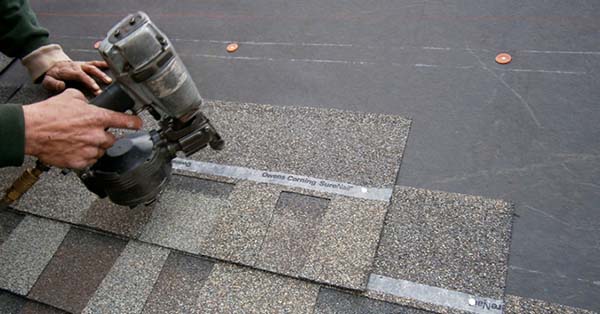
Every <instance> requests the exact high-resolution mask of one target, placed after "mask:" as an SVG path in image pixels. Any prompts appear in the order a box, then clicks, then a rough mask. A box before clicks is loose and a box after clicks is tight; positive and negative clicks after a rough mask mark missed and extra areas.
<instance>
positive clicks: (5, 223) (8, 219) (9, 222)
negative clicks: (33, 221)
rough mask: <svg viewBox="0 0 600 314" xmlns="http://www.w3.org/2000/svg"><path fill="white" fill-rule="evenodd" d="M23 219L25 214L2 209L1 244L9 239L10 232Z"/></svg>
mask: <svg viewBox="0 0 600 314" xmlns="http://www.w3.org/2000/svg"><path fill="white" fill-rule="evenodd" d="M21 220H23V215H20V214H17V213H13V212H9V211H4V210H0V245H2V243H4V241H6V239H8V236H9V235H10V233H11V232H12V231H13V230H14V229H15V228H16V227H17V226H18V225H19V223H20V222H21Z"/></svg>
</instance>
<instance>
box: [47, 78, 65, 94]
mask: <svg viewBox="0 0 600 314" xmlns="http://www.w3.org/2000/svg"><path fill="white" fill-rule="evenodd" d="M42 86H43V87H44V88H45V89H46V90H48V91H51V92H55V93H58V92H62V91H63V90H64V89H65V87H66V85H65V82H63V81H60V80H57V79H55V78H53V77H52V76H50V75H46V76H44V80H43V81H42Z"/></svg>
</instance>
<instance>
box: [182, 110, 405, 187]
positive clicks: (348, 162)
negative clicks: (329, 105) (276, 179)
mask: <svg viewBox="0 0 600 314" xmlns="http://www.w3.org/2000/svg"><path fill="white" fill-rule="evenodd" d="M203 111H204V112H205V113H206V114H207V116H209V117H210V118H211V121H212V122H213V124H214V125H215V127H216V128H217V130H219V132H220V133H221V134H222V135H223V138H225V139H226V140H227V143H226V145H225V148H224V149H223V150H222V151H213V150H210V149H205V150H203V151H201V152H199V153H197V154H195V155H193V156H192V158H194V159H198V160H203V161H209V162H215V163H220V164H227V165H235V166H243V167H249V168H254V169H259V170H271V171H281V172H289V173H292V174H299V175H305V176H311V177H316V178H322V179H330V180H336V181H341V182H348V183H354V184H358V185H367V186H377V187H383V186H388V187H391V186H393V184H394V182H395V180H396V174H397V172H398V169H399V166H400V160H401V158H402V153H403V150H404V145H405V143H406V138H407V136H408V131H409V126H410V120H407V119H404V118H402V117H399V116H392V115H382V114H372V113H355V112H349V111H341V110H331V109H315V108H304V107H275V106H269V105H257V104H238V103H229V102H218V101H215V102H206V103H205V104H204V107H203Z"/></svg>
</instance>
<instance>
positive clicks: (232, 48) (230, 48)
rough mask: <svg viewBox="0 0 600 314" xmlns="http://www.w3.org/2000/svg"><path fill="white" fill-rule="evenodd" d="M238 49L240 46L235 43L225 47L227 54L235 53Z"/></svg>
mask: <svg viewBox="0 0 600 314" xmlns="http://www.w3.org/2000/svg"><path fill="white" fill-rule="evenodd" d="M239 47H240V45H238V44H237V43H231V44H229V45H227V48H226V49H227V52H229V53H232V52H236V51H237V50H238V48H239Z"/></svg>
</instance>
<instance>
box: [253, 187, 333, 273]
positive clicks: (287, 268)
mask: <svg viewBox="0 0 600 314" xmlns="http://www.w3.org/2000/svg"><path fill="white" fill-rule="evenodd" d="M328 204H329V200H328V199H323V198H318V197H314V196H309V195H302V194H298V193H290V192H282V193H281V194H280V196H279V200H278V201H277V206H276V208H275V212H274V214H273V217H272V218H271V223H270V228H269V231H268V235H267V236H266V238H265V240H264V242H263V244H262V246H261V250H260V252H259V256H258V262H257V265H258V266H259V267H260V268H263V269H268V270H271V271H274V272H280V273H283V274H296V275H297V274H298V273H299V272H300V271H301V270H302V267H303V266H304V264H305V262H306V259H307V257H308V255H309V253H310V250H311V248H312V247H313V243H314V239H315V237H316V236H317V234H318V231H319V230H318V228H319V225H320V223H321V219H322V218H323V215H324V214H325V210H326V209H327V205H328Z"/></svg>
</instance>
